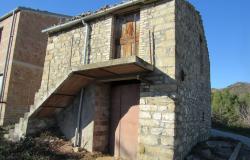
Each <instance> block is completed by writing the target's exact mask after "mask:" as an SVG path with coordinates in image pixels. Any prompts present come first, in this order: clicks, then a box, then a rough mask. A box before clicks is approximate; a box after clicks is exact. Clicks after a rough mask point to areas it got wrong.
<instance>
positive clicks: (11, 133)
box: [8, 129, 14, 140]
mask: <svg viewBox="0 0 250 160" xmlns="http://www.w3.org/2000/svg"><path fill="white" fill-rule="evenodd" d="M13 137H14V129H10V130H9V136H8V139H10V140H11V139H12V138H13Z"/></svg>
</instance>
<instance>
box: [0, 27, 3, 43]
mask: <svg viewBox="0 0 250 160" xmlns="http://www.w3.org/2000/svg"><path fill="white" fill-rule="evenodd" d="M2 32H3V28H0V44H1V41H2Z"/></svg>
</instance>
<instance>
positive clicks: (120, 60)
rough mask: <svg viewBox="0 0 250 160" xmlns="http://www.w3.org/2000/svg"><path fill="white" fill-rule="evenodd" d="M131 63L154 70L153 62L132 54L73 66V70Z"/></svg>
mask: <svg viewBox="0 0 250 160" xmlns="http://www.w3.org/2000/svg"><path fill="white" fill-rule="evenodd" d="M129 64H135V65H137V66H139V67H141V68H143V69H144V70H148V71H153V66H152V65H151V64H149V63H147V62H145V61H144V60H142V59H141V58H139V57H137V56H130V57H124V58H118V59H112V60H108V61H104V62H98V63H91V64H85V65H82V66H79V67H73V68H72V71H73V72H77V71H84V70H90V69H97V68H105V67H115V66H121V65H129Z"/></svg>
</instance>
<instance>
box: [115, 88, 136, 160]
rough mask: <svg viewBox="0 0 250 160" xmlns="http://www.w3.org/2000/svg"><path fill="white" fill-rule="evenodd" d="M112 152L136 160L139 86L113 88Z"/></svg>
mask: <svg viewBox="0 0 250 160" xmlns="http://www.w3.org/2000/svg"><path fill="white" fill-rule="evenodd" d="M111 96H112V100H111V133H110V151H111V153H112V154H114V155H115V156H118V157H121V158H123V159H129V160H135V159H136V157H137V154H136V153H137V144H138V126H139V125H138V120H139V106H138V104H139V84H123V85H116V86H113V87H112V95H111Z"/></svg>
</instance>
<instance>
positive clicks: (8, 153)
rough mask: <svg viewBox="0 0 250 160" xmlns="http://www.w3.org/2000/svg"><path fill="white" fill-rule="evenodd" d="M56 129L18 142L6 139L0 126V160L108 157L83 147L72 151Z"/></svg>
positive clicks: (93, 159) (81, 159) (3, 129)
mask: <svg viewBox="0 0 250 160" xmlns="http://www.w3.org/2000/svg"><path fill="white" fill-rule="evenodd" d="M56 130H57V129H56V128H54V129H51V130H49V131H45V132H43V133H41V134H39V135H34V136H30V137H27V138H26V139H24V140H21V141H20V142H17V143H13V142H9V141H6V140H5V139H4V138H3V135H4V134H5V133H6V132H7V130H6V129H5V128H0V160H95V159H97V158H98V159H99V158H100V159H109V158H105V157H104V156H105V155H102V154H101V153H89V152H87V151H86V150H84V149H79V151H78V152H75V151H74V148H73V147H72V145H71V143H70V142H69V141H67V140H65V138H64V137H63V136H61V135H60V133H58V132H55V131H56Z"/></svg>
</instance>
